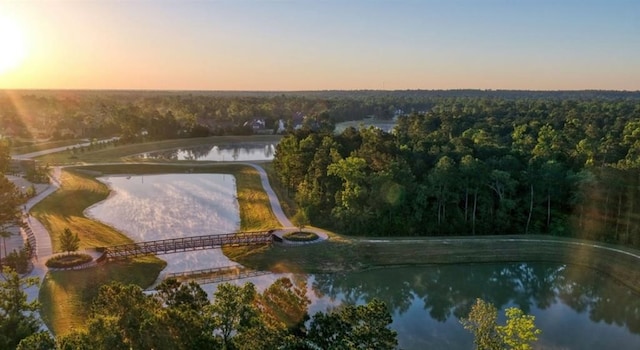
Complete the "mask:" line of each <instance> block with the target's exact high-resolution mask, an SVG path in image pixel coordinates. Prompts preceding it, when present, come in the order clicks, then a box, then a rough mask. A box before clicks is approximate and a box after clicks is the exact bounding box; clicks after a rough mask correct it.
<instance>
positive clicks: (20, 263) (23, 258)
mask: <svg viewBox="0 0 640 350" xmlns="http://www.w3.org/2000/svg"><path fill="white" fill-rule="evenodd" d="M30 259H31V256H30V253H29V251H28V250H27V249H20V250H19V251H17V250H14V251H12V252H11V253H9V255H7V257H6V258H5V263H6V264H7V266H9V267H11V268H12V269H14V270H15V271H16V272H17V273H20V274H22V273H27V272H29V266H30V264H29V260H30Z"/></svg>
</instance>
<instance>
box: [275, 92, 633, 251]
mask: <svg viewBox="0 0 640 350" xmlns="http://www.w3.org/2000/svg"><path fill="white" fill-rule="evenodd" d="M273 164H274V169H275V171H276V173H277V177H278V179H279V180H280V182H281V183H282V184H283V186H285V188H287V189H288V190H289V193H290V194H291V195H292V196H293V197H294V198H295V200H296V202H297V204H298V206H299V207H300V210H302V211H304V214H305V215H306V217H308V218H309V219H310V221H311V223H313V224H316V225H320V226H326V227H331V228H334V229H336V230H339V231H340V232H344V233H347V234H356V235H372V236H412V235H416V236H419V235H473V234H476V235H481V234H517V233H525V234H526V233H547V234H554V235H562V236H573V237H580V238H588V239H595V240H602V241H607V242H614V243H622V244H629V245H633V246H640V218H639V217H638V215H637V214H636V211H637V209H639V208H640V202H639V198H640V176H638V167H639V166H640V102H638V101H637V100H633V99H617V100H608V99H584V100H566V99H558V100H556V99H514V100H511V99H501V98H495V99H488V98H451V99H443V100H440V101H439V102H438V103H436V104H435V105H434V106H433V107H432V108H431V109H430V110H429V111H428V112H427V113H423V114H418V113H414V114H411V115H408V116H403V117H400V118H399V119H398V122H397V125H396V127H395V129H394V130H393V132H392V133H386V132H384V131H382V130H380V129H377V128H374V127H370V128H360V129H355V128H349V129H346V130H344V132H342V133H341V134H337V135H336V134H333V133H332V132H327V131H317V130H312V129H309V128H306V129H304V128H303V129H301V130H297V131H293V132H291V133H289V134H288V135H287V136H286V137H284V138H283V139H282V140H281V142H280V143H279V145H278V146H277V148H276V154H275V159H274V162H273Z"/></svg>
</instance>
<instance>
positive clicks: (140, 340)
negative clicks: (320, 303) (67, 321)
mask: <svg viewBox="0 0 640 350" xmlns="http://www.w3.org/2000/svg"><path fill="white" fill-rule="evenodd" d="M306 291H307V286H306V282H305V281H304V280H300V281H292V280H290V279H288V278H281V279H279V280H277V281H276V282H274V283H273V284H272V285H271V286H269V287H268V288H267V289H266V290H265V291H264V292H263V293H258V292H257V291H256V288H255V286H254V285H253V284H251V283H246V284H245V285H243V286H238V285H233V284H228V283H223V284H220V285H219V286H218V289H217V291H216V292H215V294H214V299H213V302H212V303H209V302H208V300H207V299H206V294H205V293H204V291H202V289H201V288H200V287H199V286H198V285H197V284H195V283H189V284H182V283H180V282H177V281H176V280H167V281H164V282H163V283H161V284H160V286H159V288H158V293H157V294H155V295H153V296H151V295H146V294H145V293H144V292H143V291H142V290H141V289H140V288H139V287H137V286H134V285H128V286H127V285H123V284H120V283H112V284H110V285H107V286H103V287H102V288H101V289H100V294H99V295H98V297H97V298H96V300H95V301H94V303H93V306H92V312H91V315H90V317H89V319H88V320H87V326H86V328H85V329H76V330H74V331H72V332H71V333H69V334H66V335H64V336H62V337H58V339H56V346H57V347H58V348H60V349H95V348H113V349H130V348H134V349H150V348H154V349H185V350H186V349H194V348H198V349H220V348H222V349H275V348H282V349H306V348H313V346H311V344H314V341H315V340H314V339H316V338H314V336H312V335H307V329H306V327H305V322H306V321H307V320H308V319H309V316H308V314H307V307H308V305H309V303H310V301H309V299H308V298H307V297H306ZM323 315H324V314H323ZM319 317H320V319H324V320H330V321H329V322H319V323H318V322H316V321H315V319H314V321H312V322H311V324H312V326H311V327H312V329H313V330H315V332H316V333H321V334H326V333H327V332H329V331H331V329H325V327H334V325H335V324H339V325H340V332H341V333H340V337H341V338H340V340H339V341H340V342H344V343H343V344H345V346H346V347H345V349H373V348H376V349H387V348H393V347H392V346H395V344H396V343H397V340H396V334H395V332H393V331H391V330H389V329H388V325H389V324H390V323H391V316H390V315H389V313H388V311H387V309H386V306H385V304H384V303H382V302H379V301H375V302H372V303H369V304H367V305H360V306H357V307H356V306H347V307H345V308H343V309H341V311H340V312H335V313H331V314H330V315H327V316H319ZM322 317H324V318H322ZM37 340H38V339H31V340H29V341H32V342H33V343H34V344H38V343H37ZM310 346H311V347H310Z"/></svg>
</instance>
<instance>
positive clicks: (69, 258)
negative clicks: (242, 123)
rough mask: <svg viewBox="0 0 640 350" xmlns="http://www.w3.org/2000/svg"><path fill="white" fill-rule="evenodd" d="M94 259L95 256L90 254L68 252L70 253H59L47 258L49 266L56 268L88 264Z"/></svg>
mask: <svg viewBox="0 0 640 350" xmlns="http://www.w3.org/2000/svg"><path fill="white" fill-rule="evenodd" d="M91 260H93V257H91V255H88V254H68V255H58V256H54V257H53V258H51V259H49V260H47V262H46V265H47V267H50V268H54V269H64V268H69V267H74V266H78V265H82V264H86V263H88V262H90V261H91Z"/></svg>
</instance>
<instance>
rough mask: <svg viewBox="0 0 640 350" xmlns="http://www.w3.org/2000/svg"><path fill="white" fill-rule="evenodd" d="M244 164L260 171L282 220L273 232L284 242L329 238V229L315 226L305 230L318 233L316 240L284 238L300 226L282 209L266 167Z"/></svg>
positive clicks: (273, 207)
mask: <svg viewBox="0 0 640 350" xmlns="http://www.w3.org/2000/svg"><path fill="white" fill-rule="evenodd" d="M242 164H245V165H248V166H250V167H252V168H254V169H256V171H258V174H260V180H261V182H262V188H264V191H265V192H266V193H267V195H268V196H269V202H270V204H271V210H272V211H273V215H275V216H276V219H278V221H279V222H280V225H282V228H281V229H278V230H276V231H274V232H273V234H274V235H276V236H278V237H279V238H280V239H282V241H283V243H284V244H290V245H302V244H309V243H318V242H321V241H324V240H327V239H329V235H328V234H327V231H325V230H322V229H319V228H317V227H313V226H305V228H304V230H305V231H306V232H313V233H315V234H317V235H318V239H316V240H313V241H307V242H294V241H289V240H287V239H286V238H284V235H286V234H287V233H290V232H295V231H298V230H299V228H298V227H296V226H295V225H293V223H291V221H290V220H289V218H288V217H287V215H286V214H285V213H284V211H283V210H282V206H280V201H279V200H278V196H277V195H276V193H275V192H274V191H273V188H272V187H271V183H269V176H267V172H266V171H265V170H264V168H263V167H261V166H260V165H257V164H254V163H242Z"/></svg>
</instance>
